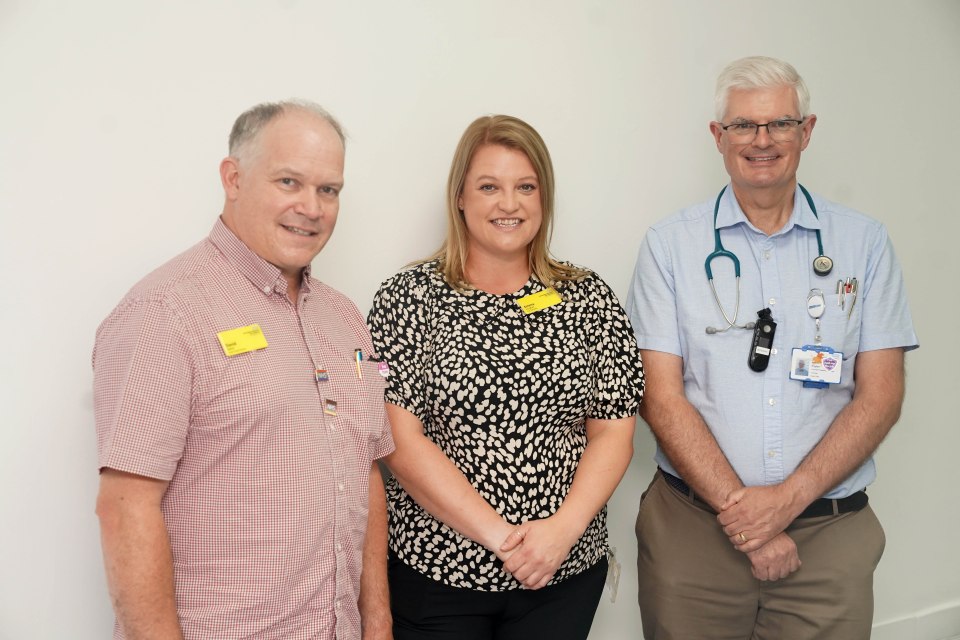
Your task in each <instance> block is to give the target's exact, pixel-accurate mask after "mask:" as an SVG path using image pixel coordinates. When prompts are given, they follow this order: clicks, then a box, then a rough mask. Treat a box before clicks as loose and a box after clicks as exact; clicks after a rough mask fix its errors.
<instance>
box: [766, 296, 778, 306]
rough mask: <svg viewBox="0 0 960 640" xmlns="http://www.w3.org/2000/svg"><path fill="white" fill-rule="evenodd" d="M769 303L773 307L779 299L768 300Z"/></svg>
mask: <svg viewBox="0 0 960 640" xmlns="http://www.w3.org/2000/svg"><path fill="white" fill-rule="evenodd" d="M767 302H769V303H770V306H771V307H772V306H773V305H775V304H777V299H776V298H770V299H769V300H767Z"/></svg>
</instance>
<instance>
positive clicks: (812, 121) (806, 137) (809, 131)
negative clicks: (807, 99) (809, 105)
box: [800, 113, 817, 151]
mask: <svg viewBox="0 0 960 640" xmlns="http://www.w3.org/2000/svg"><path fill="white" fill-rule="evenodd" d="M816 125H817V116H816V114H813V113H811V114H810V115H808V116H807V120H806V122H804V123H803V140H802V141H801V143H800V151H803V150H804V149H806V148H807V145H808V144H810V137H811V136H812V135H813V128H814V127H815V126H816Z"/></svg>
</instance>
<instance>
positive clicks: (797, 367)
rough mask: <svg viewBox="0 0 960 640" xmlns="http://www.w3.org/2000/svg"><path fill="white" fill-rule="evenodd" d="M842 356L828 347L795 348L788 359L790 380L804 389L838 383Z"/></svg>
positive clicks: (807, 346) (809, 346) (808, 346)
mask: <svg viewBox="0 0 960 640" xmlns="http://www.w3.org/2000/svg"><path fill="white" fill-rule="evenodd" d="M842 367H843V354H842V353H840V352H839V351H834V350H833V349H831V348H830V347H821V346H813V345H809V344H807V345H804V346H803V347H799V348H795V349H794V350H793V356H792V357H791V358H790V379H791V380H800V381H802V382H803V386H805V387H814V388H820V389H822V388H824V387H826V386H827V385H828V384H837V383H838V382H840V370H841V368H842Z"/></svg>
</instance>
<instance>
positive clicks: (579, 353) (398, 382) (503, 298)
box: [369, 262, 643, 591]
mask: <svg viewBox="0 0 960 640" xmlns="http://www.w3.org/2000/svg"><path fill="white" fill-rule="evenodd" d="M544 288H545V287H544V286H543V285H542V284H541V283H540V282H539V280H537V279H536V278H535V277H531V278H530V280H529V281H528V282H527V284H526V285H524V287H523V288H522V289H521V290H520V291H518V292H516V293H512V294H506V295H493V294H489V293H485V292H482V291H469V292H466V293H460V292H457V291H456V290H454V289H453V288H451V287H450V286H449V285H448V284H447V283H446V281H445V280H444V279H443V276H442V275H441V274H440V273H439V272H438V271H437V263H436V262H428V263H425V264H421V265H419V266H416V267H414V268H412V269H409V270H407V271H403V272H401V273H399V274H397V275H395V276H394V277H392V278H390V279H389V280H387V281H386V282H384V283H383V285H382V286H381V287H380V290H379V291H378V292H377V295H376V297H375V298H374V301H373V309H372V310H371V312H370V318H369V324H370V331H371V334H372V336H373V344H374V348H375V349H376V351H377V352H378V355H379V357H381V358H383V359H384V360H386V361H387V363H388V364H389V367H390V376H389V378H388V379H387V391H386V400H387V402H390V403H392V404H395V405H397V406H399V407H402V408H404V409H406V410H408V411H410V412H411V413H412V414H414V415H415V416H417V417H418V418H419V419H420V421H421V422H422V423H423V427H424V433H425V434H426V435H427V437H429V438H430V439H431V440H432V441H433V442H435V443H436V444H437V446H438V447H440V449H441V450H442V451H443V452H444V453H445V454H446V455H447V456H448V457H449V458H450V459H451V460H452V461H453V462H454V463H455V464H456V465H457V467H459V468H460V471H462V472H463V474H464V475H465V476H466V477H467V480H469V481H470V483H471V484H473V486H474V487H475V488H476V489H477V491H478V492H479V493H480V495H481V496H483V497H484V498H485V499H486V500H487V501H488V502H489V503H490V504H491V505H492V506H493V507H494V509H496V511H497V512H498V513H500V514H501V515H502V516H503V517H504V518H505V519H506V520H507V521H508V522H510V523H512V524H519V523H521V522H523V521H526V520H535V519H542V518H546V517H548V516H550V515H552V514H553V513H554V512H556V511H557V509H558V508H559V507H560V504H561V503H562V502H563V499H564V497H565V496H566V495H567V492H568V491H569V490H570V485H571V483H572V482H573V474H574V472H575V471H576V468H577V464H578V463H579V461H580V456H581V455H582V453H583V449H584V447H585V446H586V443H587V437H586V428H585V420H586V419H587V418H596V419H603V420H606V419H615V418H625V417H630V416H633V415H634V414H636V412H637V407H638V405H639V403H640V399H641V397H642V395H643V367H642V365H641V362H640V352H639V350H638V349H637V343H636V339H635V338H634V334H633V330H632V329H631V328H630V322H629V320H628V319H627V316H626V314H625V313H624V311H623V309H622V307H621V306H620V303H619V302H618V301H617V298H616V296H615V295H614V293H613V292H612V291H611V290H610V288H609V287H608V286H607V285H606V283H604V282H603V281H602V280H601V279H600V278H599V276H597V275H596V274H593V273H590V275H589V276H588V277H586V278H585V279H583V280H581V281H579V282H566V283H562V284H561V285H558V286H557V290H558V291H559V293H560V294H561V296H562V297H563V302H561V303H560V304H557V305H555V306H553V307H549V308H546V309H543V310H541V311H537V312H535V313H532V314H530V315H524V313H523V311H522V310H521V309H520V307H519V305H518V304H517V302H516V301H517V300H518V299H519V298H522V297H524V296H527V295H529V294H531V293H535V292H537V291H540V290H542V289H544ZM387 501H388V505H389V511H390V546H391V548H392V549H393V551H394V552H395V553H396V554H397V555H398V556H399V558H400V559H401V560H403V561H404V562H405V563H406V564H407V565H409V566H410V567H412V568H414V569H416V570H417V571H419V572H420V573H422V574H424V575H426V576H427V577H430V578H433V579H434V580H438V581H440V582H443V583H446V584H448V585H451V586H454V587H461V588H469V589H476V590H480V591H506V590H509V589H517V588H519V587H520V583H519V582H517V581H516V580H515V579H514V578H513V576H511V575H510V574H509V573H507V572H506V571H504V569H503V563H502V562H500V560H498V559H497V557H496V556H495V555H494V554H493V553H491V552H489V551H487V550H486V549H485V548H484V547H483V546H482V545H480V544H478V543H476V542H474V541H472V540H470V539H468V538H465V537H463V536H461V535H460V534H458V533H457V532H455V531H453V530H452V529H450V528H449V527H447V526H446V525H444V524H443V523H441V522H440V521H439V520H437V519H436V518H434V517H433V516H431V515H430V514H429V513H427V512H426V511H424V510H423V509H422V508H421V507H420V506H419V505H418V504H417V503H416V502H414V500H413V498H411V497H410V496H409V495H408V494H407V493H406V492H405V491H404V490H403V489H402V488H401V487H400V485H399V484H398V483H397V481H396V479H394V478H390V480H389V481H388V484H387ZM607 546H608V542H607V528H606V508H604V509H603V510H602V511H601V512H600V514H598V515H597V517H596V518H594V519H593V522H591V523H590V525H589V526H588V527H587V530H586V532H585V533H584V534H583V537H581V538H580V540H579V542H577V544H576V545H574V547H573V549H572V550H571V552H570V556H569V557H568V558H567V560H566V561H565V562H564V563H563V564H562V565H561V567H560V569H559V570H558V571H557V573H556V575H555V576H554V578H553V581H552V582H551V584H552V583H557V582H561V581H563V580H565V579H567V578H569V577H570V576H573V575H576V574H578V573H580V572H582V571H584V570H585V569H588V568H589V567H591V566H593V565H594V564H596V563H597V562H598V561H599V560H600V559H601V558H602V557H604V556H605V554H606V552H607Z"/></svg>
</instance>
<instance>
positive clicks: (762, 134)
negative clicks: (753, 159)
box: [753, 124, 773, 147]
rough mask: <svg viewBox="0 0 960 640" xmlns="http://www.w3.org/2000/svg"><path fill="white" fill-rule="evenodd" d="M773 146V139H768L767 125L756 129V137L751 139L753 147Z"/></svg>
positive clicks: (768, 130)
mask: <svg viewBox="0 0 960 640" xmlns="http://www.w3.org/2000/svg"><path fill="white" fill-rule="evenodd" d="M771 144H773V138H771V137H770V129H769V124H762V125H759V126H758V127H757V135H756V136H755V137H754V138H753V146H755V147H769V146H770V145H771Z"/></svg>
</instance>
